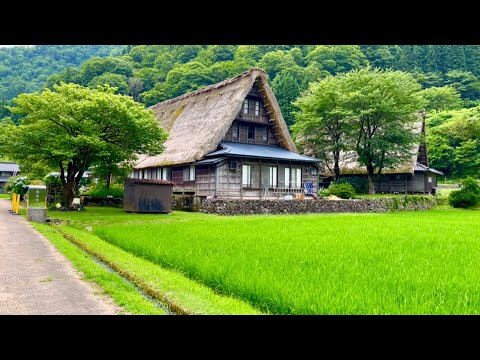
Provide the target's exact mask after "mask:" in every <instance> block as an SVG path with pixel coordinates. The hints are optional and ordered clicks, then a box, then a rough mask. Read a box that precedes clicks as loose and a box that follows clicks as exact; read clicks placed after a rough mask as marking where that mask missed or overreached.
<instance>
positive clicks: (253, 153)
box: [206, 141, 320, 163]
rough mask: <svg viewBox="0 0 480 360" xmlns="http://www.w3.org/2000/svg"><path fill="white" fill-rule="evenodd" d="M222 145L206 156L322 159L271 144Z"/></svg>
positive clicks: (225, 143)
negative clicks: (219, 148)
mask: <svg viewBox="0 0 480 360" xmlns="http://www.w3.org/2000/svg"><path fill="white" fill-rule="evenodd" d="M220 146H221V147H222V148H223V149H221V150H218V151H214V152H213V153H210V154H208V155H206V156H218V155H226V156H245V157H252V158H263V159H279V160H291V161H302V162H312V163H319V162H320V160H318V159H314V158H311V157H308V156H304V155H300V154H297V153H295V152H293V151H288V150H286V149H284V148H281V147H280V146H270V145H255V144H240V143H233V142H226V141H224V142H221V143H220Z"/></svg>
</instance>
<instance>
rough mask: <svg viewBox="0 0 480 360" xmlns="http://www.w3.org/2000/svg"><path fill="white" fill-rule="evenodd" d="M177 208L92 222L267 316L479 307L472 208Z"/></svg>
mask: <svg viewBox="0 0 480 360" xmlns="http://www.w3.org/2000/svg"><path fill="white" fill-rule="evenodd" d="M102 211H104V210H102ZM109 211H110V210H109ZM115 211H116V210H115ZM88 212H89V211H87V213H88ZM115 214H116V213H115ZM184 214H185V215H183V214H182V213H174V214H173V215H155V217H153V216H151V217H149V216H146V215H134V214H125V213H121V211H120V210H118V216H117V215H114V214H113V213H109V214H108V215H107V213H105V217H104V219H105V221H102V217H101V216H100V217H92V218H95V219H97V220H95V222H94V223H93V224H92V225H93V228H94V232H95V233H96V234H97V235H98V236H100V237H101V238H102V239H104V240H105V241H107V242H109V243H111V244H113V245H116V246H118V247H120V248H122V249H124V250H127V251H128V252H130V253H133V254H135V255H137V256H140V257H143V258H145V259H148V260H150V261H152V262H153V263H156V264H159V265H161V266H164V267H167V268H174V269H177V270H179V271H181V272H183V273H184V274H186V275H187V276H188V277H190V278H192V279H195V280H197V281H199V282H201V283H203V284H206V285H208V286H210V287H212V288H214V289H215V290H216V291H218V292H220V293H224V294H229V295H232V296H235V297H238V298H241V299H243V300H245V301H247V302H249V303H250V304H252V305H253V306H255V307H257V308H259V309H260V310H262V311H264V312H268V313H274V314H479V313H480V211H478V210H471V211H460V210H437V211H435V210H433V211H428V212H405V213H390V214H325V215H320V214H318V215H313V214H312V215H285V216H283V215H282V216H242V217H220V216H214V215H205V214H189V213H184ZM91 215H92V214H90V216H91ZM100 215H101V214H100ZM119 219H122V220H120V221H119ZM142 219H148V221H143V220H142ZM153 219H155V220H153ZM152 220H153V221H152ZM106 224H109V225H106Z"/></svg>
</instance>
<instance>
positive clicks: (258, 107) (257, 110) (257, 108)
mask: <svg viewBox="0 0 480 360" xmlns="http://www.w3.org/2000/svg"><path fill="white" fill-rule="evenodd" d="M255 116H260V101H255Z"/></svg>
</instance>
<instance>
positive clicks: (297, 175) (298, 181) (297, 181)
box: [292, 168, 302, 189]
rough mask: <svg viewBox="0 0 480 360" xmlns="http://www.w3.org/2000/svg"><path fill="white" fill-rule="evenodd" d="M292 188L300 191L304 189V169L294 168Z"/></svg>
mask: <svg viewBox="0 0 480 360" xmlns="http://www.w3.org/2000/svg"><path fill="white" fill-rule="evenodd" d="M292 187H293V188H294V189H300V188H301V187H302V169H301V168H292Z"/></svg>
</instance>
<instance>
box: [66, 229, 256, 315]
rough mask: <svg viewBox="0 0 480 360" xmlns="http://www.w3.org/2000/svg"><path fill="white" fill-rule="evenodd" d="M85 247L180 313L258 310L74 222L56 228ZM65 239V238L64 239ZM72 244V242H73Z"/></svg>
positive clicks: (236, 312) (229, 312)
mask: <svg viewBox="0 0 480 360" xmlns="http://www.w3.org/2000/svg"><path fill="white" fill-rule="evenodd" d="M58 229H59V230H60V231H62V232H64V233H65V235H66V236H68V237H69V238H70V239H72V240H73V241H75V242H76V244H77V245H79V246H81V247H82V248H83V249H84V250H86V251H87V252H89V253H91V254H95V256H96V257H98V258H100V259H101V260H102V261H104V262H105V263H107V264H108V265H109V266H110V267H112V268H113V269H114V270H115V271H117V272H119V273H120V274H121V275H122V276H124V277H126V278H127V279H129V280H130V281H132V282H133V283H135V284H136V285H137V286H138V287H140V288H141V289H142V290H143V291H145V292H146V293H147V294H148V295H150V296H152V297H154V298H156V299H158V300H160V301H162V302H164V303H166V304H167V306H169V307H170V309H171V310H172V311H173V312H175V313H180V314H212V315H213V314H217V315H218V314H260V313H261V312H260V311H259V310H256V309H254V308H253V307H251V306H250V305H248V304H247V303H245V302H244V301H241V300H238V299H234V298H232V297H228V296H221V295H218V294H216V293H215V292H214V291H213V290H212V289H210V288H209V287H207V286H204V285H202V284H199V283H197V282H195V281H193V280H191V279H188V278H186V277H185V276H184V275H183V274H181V273H179V272H175V271H172V270H166V269H163V268H161V267H160V266H158V265H156V264H154V263H152V262H150V261H148V260H145V259H142V258H139V257H136V256H134V255H133V254H130V253H128V252H127V251H124V250H122V249H120V248H118V247H116V246H114V245H111V244H109V243H107V242H105V241H103V240H102V239H100V238H99V237H98V236H96V235H94V234H92V233H90V232H87V231H85V230H83V229H79V228H75V227H73V226H60V227H59V228H58ZM65 241H66V240H65ZM72 246H73V245H72Z"/></svg>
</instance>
